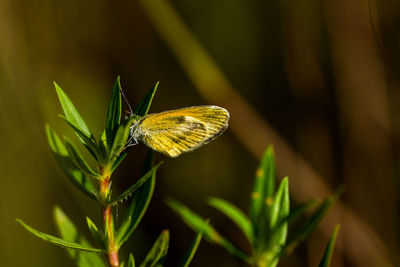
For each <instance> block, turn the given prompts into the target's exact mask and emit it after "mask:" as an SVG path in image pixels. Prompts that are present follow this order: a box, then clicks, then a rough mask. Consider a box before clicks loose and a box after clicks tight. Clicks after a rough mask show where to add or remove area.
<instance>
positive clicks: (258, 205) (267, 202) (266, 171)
mask: <svg viewBox="0 0 400 267" xmlns="http://www.w3.org/2000/svg"><path fill="white" fill-rule="evenodd" d="M274 191H275V156H274V150H273V148H272V146H268V147H267V149H266V151H265V153H264V156H263V158H262V160H261V162H260V165H259V167H258V169H257V171H256V175H255V178H254V185H253V191H252V194H251V202H250V220H251V222H252V224H253V227H254V231H255V233H254V234H255V235H256V236H257V235H259V233H258V232H259V230H260V231H261V230H262V229H265V227H266V225H265V224H264V223H265V222H266V221H268V216H269V211H270V207H271V205H272V201H273V195H274ZM260 221H262V222H263V223H261V225H260Z"/></svg>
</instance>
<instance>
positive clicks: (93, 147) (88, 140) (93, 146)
mask: <svg viewBox="0 0 400 267" xmlns="http://www.w3.org/2000/svg"><path fill="white" fill-rule="evenodd" d="M58 116H59V117H60V118H62V119H63V120H64V121H65V122H66V123H67V124H68V125H69V126H71V128H72V129H73V130H74V132H75V133H76V135H77V136H78V137H79V140H80V141H81V142H82V143H83V144H84V145H85V147H86V148H87V150H89V152H90V153H91V154H92V155H93V157H94V158H95V159H100V157H99V151H98V148H97V143H96V140H95V139H94V138H92V137H90V136H88V135H87V134H86V133H84V132H82V131H81V130H80V129H79V128H77V127H76V126H75V125H74V124H72V122H70V121H69V120H68V118H66V117H64V116H63V115H61V114H58Z"/></svg>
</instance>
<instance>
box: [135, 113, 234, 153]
mask: <svg viewBox="0 0 400 267" xmlns="http://www.w3.org/2000/svg"><path fill="white" fill-rule="evenodd" d="M228 121H229V112H228V111H227V110H226V109H224V108H221V107H217V106H193V107H186V108H181V109H175V110H169V111H164V112H160V113H154V114H149V115H146V116H143V117H138V119H137V120H135V121H134V122H133V123H132V125H131V126H130V140H131V142H132V144H136V143H137V142H138V141H141V142H143V143H144V144H145V145H147V146H148V147H150V148H151V149H153V150H155V151H158V152H160V153H163V154H165V155H167V156H170V157H177V156H179V155H180V154H182V153H184V152H188V151H192V150H194V149H196V148H198V147H200V146H202V145H204V144H207V143H208V142H210V141H211V140H213V139H215V138H216V137H217V136H219V135H220V134H222V133H223V132H224V131H225V130H226V128H227V127H228Z"/></svg>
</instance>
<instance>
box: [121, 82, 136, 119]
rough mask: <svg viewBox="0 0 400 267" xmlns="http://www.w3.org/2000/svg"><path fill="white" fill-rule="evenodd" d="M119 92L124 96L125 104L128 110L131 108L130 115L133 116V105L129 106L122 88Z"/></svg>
mask: <svg viewBox="0 0 400 267" xmlns="http://www.w3.org/2000/svg"><path fill="white" fill-rule="evenodd" d="M119 91H120V92H121V95H122V97H123V98H124V100H125V103H126V105H127V106H128V108H129V111H130V115H132V114H133V110H132V108H131V105H129V102H128V99H126V97H125V94H124V92H123V91H122V88H120V89H119Z"/></svg>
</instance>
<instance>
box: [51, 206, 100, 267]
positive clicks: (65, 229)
mask: <svg viewBox="0 0 400 267" xmlns="http://www.w3.org/2000/svg"><path fill="white" fill-rule="evenodd" d="M53 217H54V221H55V224H56V226H57V229H58V231H59V233H60V235H61V237H62V238H63V239H65V240H67V241H70V242H76V243H79V244H82V245H84V246H86V247H91V246H90V244H89V242H88V241H87V240H86V239H85V238H84V237H83V236H82V235H81V234H79V233H78V230H77V229H76V227H75V225H74V224H73V223H72V222H71V220H70V219H69V218H68V217H67V216H66V215H65V213H64V212H63V211H62V210H61V209H60V208H59V207H54V209H53ZM102 251H104V250H102ZM68 254H69V255H70V257H71V258H72V259H74V260H75V262H76V263H77V265H78V266H79V267H106V265H105V264H104V261H103V256H102V255H99V254H95V253H87V252H81V251H77V250H72V249H68Z"/></svg>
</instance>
